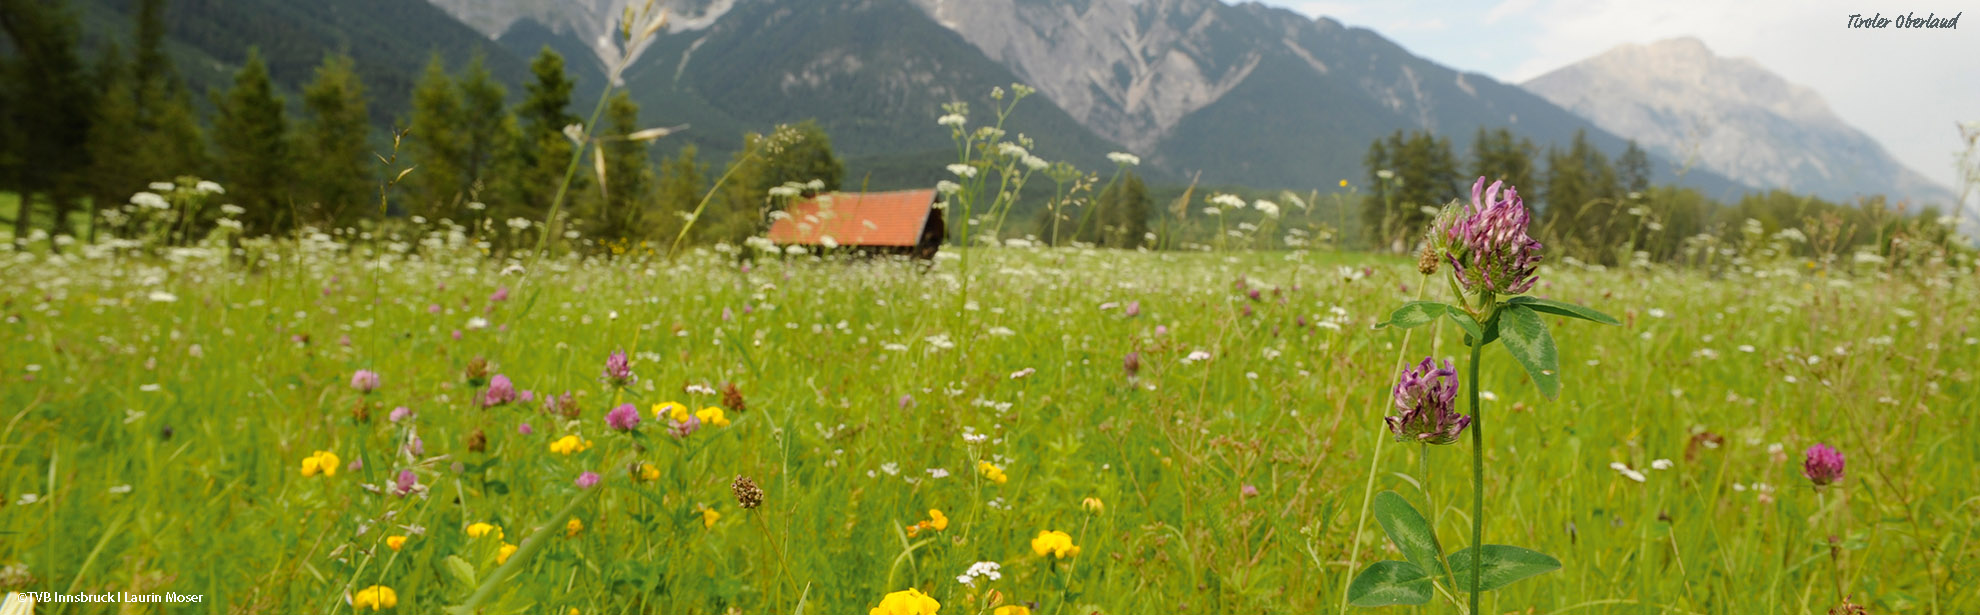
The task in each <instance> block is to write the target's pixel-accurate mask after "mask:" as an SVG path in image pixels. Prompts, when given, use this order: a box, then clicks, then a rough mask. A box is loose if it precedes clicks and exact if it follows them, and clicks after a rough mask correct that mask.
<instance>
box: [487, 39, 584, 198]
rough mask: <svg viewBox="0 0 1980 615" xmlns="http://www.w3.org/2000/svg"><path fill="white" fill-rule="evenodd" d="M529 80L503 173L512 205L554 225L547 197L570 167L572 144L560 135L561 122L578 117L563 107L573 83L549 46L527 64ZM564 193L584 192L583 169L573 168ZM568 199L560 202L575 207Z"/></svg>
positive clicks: (553, 193) (565, 123)
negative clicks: (518, 132)
mask: <svg viewBox="0 0 1980 615" xmlns="http://www.w3.org/2000/svg"><path fill="white" fill-rule="evenodd" d="M529 69H530V74H531V75H533V76H534V78H535V79H534V80H533V81H532V82H530V84H529V86H528V91H529V96H528V98H527V99H525V100H524V101H523V102H522V105H521V106H520V107H519V108H518V109H517V113H516V115H517V120H518V122H519V123H520V127H521V131H522V134H521V136H520V138H519V139H518V141H517V143H516V147H515V148H514V149H513V150H511V151H512V153H513V155H512V156H511V159H510V164H509V165H508V166H509V167H510V168H512V169H513V170H512V171H510V172H508V173H506V174H505V175H506V176H507V178H508V180H509V185H510V191H509V192H510V195H511V198H512V199H513V201H514V206H515V207H516V208H518V209H519V211H520V212H521V213H522V215H524V216H525V217H528V218H531V219H534V220H542V221H544V222H545V223H546V224H549V225H552V228H554V227H555V226H554V225H556V224H559V222H557V221H551V220H547V217H548V216H549V215H550V204H551V201H553V200H555V199H556V196H557V188H558V186H559V185H561V184H562V183H563V181H564V176H565V173H566V171H568V170H569V169H570V164H571V154H572V148H573V147H575V145H574V144H573V143H572V142H571V140H570V139H569V138H568V137H566V136H564V127H565V126H570V125H573V124H576V123H578V121H579V120H578V118H577V116H575V115H572V114H571V113H570V111H569V110H568V109H569V107H570V104H571V91H572V89H573V88H575V87H576V84H574V83H572V82H571V79H570V77H569V76H568V75H565V74H564V58H563V56H560V55H557V52H555V51H552V50H551V49H550V48H549V47H548V46H545V47H544V48H543V51H542V52H540V53H538V54H537V55H536V59H535V60H532V61H531V62H530V65H529ZM570 181H571V185H570V188H569V190H568V191H567V192H566V195H567V196H566V199H567V200H568V199H569V195H577V194H582V193H584V187H585V186H586V185H587V184H588V182H587V181H586V174H584V173H578V174H575V175H574V176H572V177H571V180H570ZM570 205H571V204H570V203H568V202H567V203H565V206H566V213H565V214H563V215H564V216H565V217H568V212H569V211H576V210H577V208H575V207H571V206H570Z"/></svg>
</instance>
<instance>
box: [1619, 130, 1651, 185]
mask: <svg viewBox="0 0 1980 615" xmlns="http://www.w3.org/2000/svg"><path fill="white" fill-rule="evenodd" d="M1616 173H1617V174H1618V175H1620V176H1621V177H1620V178H1619V179H1620V181H1621V182H1622V185H1621V188H1622V189H1623V190H1625V191H1628V192H1635V193H1638V194H1641V193H1643V192H1644V191H1646V190H1649V189H1650V154H1648V153H1646V152H1644V151H1643V148H1641V147H1637V145H1636V140H1635V139H1630V141H1629V146H1628V147H1626V148H1623V153H1622V157H1621V158H1618V159H1616Z"/></svg>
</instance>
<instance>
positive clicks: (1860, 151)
mask: <svg viewBox="0 0 1980 615" xmlns="http://www.w3.org/2000/svg"><path fill="white" fill-rule="evenodd" d="M1521 85H1522V86H1523V87H1525V88H1526V89H1528V90H1530V91H1532V92H1534V93H1535V94H1539V95H1540V96H1543V97H1545V98H1546V99H1547V100H1550V101H1553V102H1554V104H1557V105H1560V106H1562V107H1565V108H1567V109H1569V110H1572V111H1574V112H1575V113H1578V114H1580V115H1581V116H1583V117H1586V118H1588V119H1589V120H1590V121H1592V122H1594V123H1595V124H1596V125H1598V126H1601V127H1602V128H1603V129H1606V130H1608V131H1609V132H1612V133H1615V134H1618V135H1622V136H1624V137H1627V138H1632V139H1636V140H1637V141H1638V142H1639V143H1642V144H1643V146H1644V147H1645V148H1646V149H1648V150H1650V151H1651V152H1654V153H1657V154H1660V155H1663V156H1664V157H1666V158H1669V159H1672V160H1684V161H1693V162H1695V163H1696V164H1697V165H1698V166H1699V167H1700V168H1704V169H1709V170H1712V171H1716V172H1718V173H1720V174H1723V175H1725V176H1727V177H1730V178H1732V179H1734V180H1737V181H1739V182H1742V183H1745V184H1747V185H1751V186H1755V187H1759V188H1777V187H1778V188H1786V189H1791V190H1794V191H1796V192H1804V193H1813V194H1817V195H1820V196H1822V197H1823V198H1827V199H1836V200H1840V199H1849V198H1853V197H1856V196H1861V195H1870V194H1884V195H1890V196H1892V197H1894V198H1895V197H1902V198H1910V199H1912V200H1914V201H1921V202H1927V203H1937V204H1941V205H1945V204H1951V203H1953V202H1954V200H1955V197H1954V196H1953V194H1952V192H1951V191H1950V190H1947V189H1946V188H1944V187H1942V186H1940V185H1938V184H1936V183H1933V182H1932V181H1931V180H1928V179H1926V178H1925V177H1924V176H1922V175H1919V174H1918V173H1916V172H1913V171H1912V170H1911V169H1908V168H1905V167H1904V165H1902V164H1900V163H1899V162H1898V161H1897V160H1896V159H1895V158H1892V157H1891V155H1890V153H1889V152H1887V151H1885V150H1884V147H1883V146H1882V145H1880V144H1878V142H1877V140H1876V139H1873V138H1871V137H1870V135H1867V134H1864V133H1863V131H1861V130H1857V129H1856V128H1854V127H1851V126H1850V125H1849V124H1847V123H1845V122H1843V121H1842V119H1841V118H1838V117H1836V115H1835V113H1834V112H1831V111H1830V110H1829V107H1828V105H1827V104H1826V103H1824V102H1823V101H1822V97H1821V96H1820V95H1818V94H1816V93H1815V92H1814V91H1812V90H1809V89H1808V88H1805V87H1801V86H1798V85H1795V84H1793V83H1789V82H1788V81H1787V80H1785V79H1782V78H1781V77H1780V76H1779V75H1776V74H1774V73H1772V72H1769V71H1768V70H1767V69H1766V68H1764V67H1762V66H1760V65H1759V64H1757V63H1755V62H1753V61H1752V60H1749V59H1743V58H1726V57H1720V56H1718V55H1716V54H1714V53H1712V51H1711V50H1710V49H1708V48H1706V47H1705V44H1704V43H1703V42H1700V41H1699V40H1698V39H1694V38H1677V39H1670V40H1665V41H1661V42H1657V43H1653V44H1649V45H1634V44H1632V45H1622V46H1619V47H1616V48H1615V49H1612V50H1609V51H1608V52H1606V53H1603V54H1601V55H1598V56H1595V57H1592V58H1589V59H1586V60H1583V61H1581V62H1577V63H1575V64H1571V65H1568V66H1566V67H1562V68H1560V69H1558V70H1555V71H1553V72H1550V73H1547V74H1544V75H1541V76H1539V77H1536V78H1534V79H1532V80H1530V81H1527V82H1526V83H1524V84H1521Z"/></svg>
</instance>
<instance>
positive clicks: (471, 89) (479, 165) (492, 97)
mask: <svg viewBox="0 0 1980 615" xmlns="http://www.w3.org/2000/svg"><path fill="white" fill-rule="evenodd" d="M460 89H461V93H460V98H461V110H462V116H461V117H462V121H461V132H462V142H461V150H460V154H461V158H460V160H459V162H458V163H457V166H458V167H459V169H460V172H461V181H462V185H461V187H460V191H461V193H462V194H464V195H466V198H469V199H473V200H478V201H482V202H484V203H488V204H489V205H490V206H491V207H495V208H496V209H502V208H501V207H500V205H502V203H499V201H500V199H499V198H496V192H497V191H496V190H492V189H491V186H490V184H491V182H492V180H493V179H495V174H496V171H495V166H496V162H497V160H498V159H499V158H500V157H501V156H502V155H503V154H504V153H505V152H507V151H508V150H509V148H511V147H513V145H512V143H513V142H514V140H515V135H516V117H515V115H514V114H512V113H510V112H509V108H508V102H507V100H506V99H507V98H508V91H507V90H506V89H504V88H503V87H502V84H501V83H500V82H497V81H496V80H495V78H494V76H493V75H490V74H489V72H488V66H487V62H486V60H485V58H484V57H483V55H482V54H481V53H480V52H479V51H477V52H476V53H475V55H474V59H473V60H472V61H470V62H469V63H468V68H467V75H466V76H464V77H462V78H461V84H460Z"/></svg>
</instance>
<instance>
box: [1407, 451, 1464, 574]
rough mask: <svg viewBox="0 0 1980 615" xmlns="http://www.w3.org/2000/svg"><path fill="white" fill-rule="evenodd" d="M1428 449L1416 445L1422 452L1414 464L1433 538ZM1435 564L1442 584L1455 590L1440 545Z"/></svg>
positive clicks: (1434, 517) (1434, 507)
mask: <svg viewBox="0 0 1980 615" xmlns="http://www.w3.org/2000/svg"><path fill="white" fill-rule="evenodd" d="M1430 448H1431V446H1430V445H1429V444H1421V445H1418V448H1417V450H1419V451H1422V452H1419V453H1417V455H1416V462H1417V465H1418V466H1420V467H1422V469H1421V470H1418V471H1417V474H1418V476H1417V480H1420V481H1423V510H1425V511H1427V514H1428V515H1429V516H1430V535H1431V536H1432V537H1435V536H1436V535H1437V504H1436V502H1435V501H1434V500H1432V499H1431V498H1430ZM1439 542H1441V541H1439ZM1437 563H1438V564H1440V565H1442V566H1443V568H1444V582H1445V583H1447V584H1449V585H1450V586H1451V589H1453V590H1455V589H1457V574H1456V573H1454V572H1451V562H1450V558H1447V557H1445V556H1444V549H1443V546H1442V545H1441V544H1440V545H1438V548H1437ZM1431 574H1433V575H1434V574H1436V573H1435V571H1432V572H1431ZM1451 602H1452V603H1453V604H1455V603H1457V598H1455V597H1453V598H1451Z"/></svg>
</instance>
